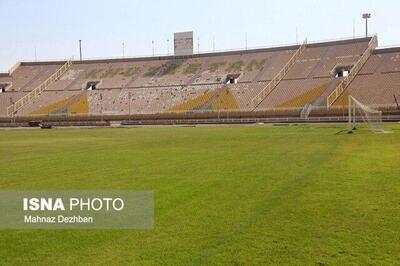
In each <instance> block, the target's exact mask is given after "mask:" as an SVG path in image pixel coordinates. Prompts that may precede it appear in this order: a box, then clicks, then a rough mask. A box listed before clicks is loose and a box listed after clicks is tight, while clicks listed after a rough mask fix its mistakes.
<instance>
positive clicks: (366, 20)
mask: <svg viewBox="0 0 400 266" xmlns="http://www.w3.org/2000/svg"><path fill="white" fill-rule="evenodd" d="M362 18H363V19H365V37H368V19H370V18H371V13H364V14H363V15H362Z"/></svg>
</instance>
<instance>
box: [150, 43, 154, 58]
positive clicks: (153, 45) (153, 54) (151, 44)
mask: <svg viewBox="0 0 400 266" xmlns="http://www.w3.org/2000/svg"><path fill="white" fill-rule="evenodd" d="M151 45H152V49H153V56H154V41H151Z"/></svg>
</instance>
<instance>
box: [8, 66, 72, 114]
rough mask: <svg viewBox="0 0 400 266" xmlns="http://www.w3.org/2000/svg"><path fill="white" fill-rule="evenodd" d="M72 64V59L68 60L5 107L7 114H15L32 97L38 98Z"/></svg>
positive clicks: (31, 99)
mask: <svg viewBox="0 0 400 266" xmlns="http://www.w3.org/2000/svg"><path fill="white" fill-rule="evenodd" d="M71 65H72V59H71V60H68V61H67V62H66V63H65V64H64V65H63V66H62V67H61V68H60V69H58V70H57V71H56V72H55V73H54V74H53V75H51V76H50V77H49V78H48V79H46V80H45V81H44V82H43V83H42V84H40V85H39V86H38V87H36V88H35V89H33V90H32V91H31V92H29V93H28V94H26V95H25V96H23V97H22V98H21V99H19V100H17V101H16V102H15V103H13V104H12V105H10V106H9V107H7V116H13V115H15V114H16V113H17V112H18V111H19V110H20V109H21V108H23V107H24V106H26V105H28V104H30V103H31V102H32V101H33V100H34V99H36V98H38V97H39V96H40V94H41V93H42V92H43V91H44V90H46V89H48V88H49V87H50V86H51V85H53V84H54V83H55V82H56V81H57V80H59V79H60V77H61V76H62V75H64V74H65V73H66V72H67V71H68V69H69V68H70V67H71Z"/></svg>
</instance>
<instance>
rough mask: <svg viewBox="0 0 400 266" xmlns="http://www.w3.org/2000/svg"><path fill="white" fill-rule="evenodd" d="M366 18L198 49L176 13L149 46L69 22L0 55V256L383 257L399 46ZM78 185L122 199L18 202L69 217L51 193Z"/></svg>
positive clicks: (399, 142)
mask: <svg viewBox="0 0 400 266" xmlns="http://www.w3.org/2000/svg"><path fill="white" fill-rule="evenodd" d="M6 2H7V1H6ZM122 2H124V1H122ZM178 2H179V1H178ZM254 2H258V1H254ZM303 2H304V1H303ZM2 5H3V6H4V7H7V6H8V7H9V8H10V9H12V8H15V7H12V4H11V2H10V3H8V4H1V3H0V7H2ZM39 5H40V6H41V7H43V6H44V5H43V4H39ZM126 5H127V6H128V5H129V4H126ZM146 5H147V4H146ZM148 5H150V6H151V7H153V5H155V4H154V3H153V4H152V3H149V4H148ZM282 5H283V4H282ZM382 5H384V4H383V3H382ZM396 5H398V4H396ZM388 7H389V5H388ZM19 8H23V7H22V6H19ZM99 8H100V7H99ZM107 8H108V7H107ZM203 8H204V9H203V11H204V12H206V11H207V7H203ZM281 8H283V7H281ZM95 9H96V8H95ZM387 9H388V8H387ZM16 10H20V9H16ZM99 10H100V9H99ZM253 10H255V9H253ZM86 11H87V10H86ZM99 12H100V11H99ZM107 12H108V11H107ZM110 12H112V11H110ZM160 12H161V11H160ZM310 12H311V11H310ZM388 12H389V11H388ZM146 14H147V15H149V14H150V13H146ZM358 15H361V14H358ZM373 18H374V16H373V14H372V15H371V14H370V13H365V14H362V19H363V20H362V22H363V23H365V24H363V27H362V30H363V33H364V31H365V34H363V36H360V37H357V36H356V34H355V33H354V34H353V37H346V38H331V39H329V40H326V41H324V40H323V41H312V40H310V39H309V38H306V37H304V38H298V36H297V40H296V42H295V43H294V44H288V45H263V46H261V47H256V48H249V47H248V46H247V35H246V46H245V47H244V48H240V49H232V47H225V49H222V50H216V49H213V50H212V51H206V50H205V51H201V50H200V43H199V38H198V37H196V31H195V30H193V31H192V30H186V31H176V32H175V33H174V34H173V37H171V40H170V39H168V45H169V42H171V43H173V49H172V51H171V52H170V51H169V46H168V53H167V54H164V55H158V54H156V53H155V51H154V49H155V48H154V41H152V45H153V47H152V54H151V55H150V56H145V55H138V56H127V55H125V50H124V54H123V56H121V57H114V56H110V57H109V58H107V55H104V57H103V58H88V57H85V54H84V51H85V50H84V49H82V48H84V46H83V47H82V44H83V45H85V41H83V42H82V40H79V42H76V44H79V46H78V45H77V47H76V48H77V49H76V50H77V51H79V53H78V54H77V55H75V56H74V57H72V56H70V57H69V56H66V57H65V59H63V60H59V59H54V60H47V59H46V60H37V58H35V59H34V60H31V59H30V60H20V61H17V62H14V65H13V66H11V67H10V68H9V70H8V71H4V73H0V156H1V160H0V199H1V201H2V203H0V216H2V217H3V218H0V240H1V241H0V264H1V265H399V264H400V255H399V254H400V252H399V251H400V205H399V199H400V179H399V177H400V175H399V169H400V160H399V159H400V124H399V122H400V46H396V45H390V46H387V45H385V46H382V45H380V43H381V41H380V34H379V33H378V34H371V33H370V32H369V31H368V23H371V22H370V20H371V19H373ZM53 19H55V18H53ZM360 20H361V16H360ZM54 21H56V20H54ZM109 21H112V20H109ZM178 21H179V19H178ZM29 23H30V22H29ZM98 23H99V24H101V23H102V22H98ZM180 23H183V22H180ZM221 23H222V22H221ZM34 24H35V23H33V22H32V25H34ZM226 25H229V23H227V24H226ZM364 25H365V26H364ZM369 25H371V24H369ZM321 27H322V26H321ZM364 27H365V28H364ZM353 28H354V26H353ZM394 28H395V27H393V28H392V29H391V30H392V31H393V35H395V34H397V33H398V32H397V33H396V30H397V29H394ZM364 29H365V30H364ZM76 30H79V29H76ZM210 30H211V29H210ZM321 31H327V30H326V29H321ZM353 31H354V30H353ZM24 32H25V31H24ZM99 33H100V30H99ZM142 33H143V34H144V31H143V32H142ZM27 34H28V33H27ZM116 34H117V33H116ZM135 34H138V33H137V32H135ZM67 35H68V34H67ZM14 37H15V36H14ZM10 38H12V36H11V37H10ZM15 38H17V37H15ZM32 38H33V37H32ZM196 44H197V45H198V47H197V49H196ZM99 45H100V46H101V44H99ZM214 45H215V44H214ZM78 48H79V49H78ZM10 49H11V48H10ZM35 49H36V48H35ZM57 49H58V48H57ZM60 49H62V48H60ZM123 49H125V43H123ZM35 53H36V50H35ZM35 56H36V55H35ZM0 60H1V58H0ZM89 192H90V193H89ZM142 192H143V193H145V194H140V195H145V196H143V197H142V196H140V195H139V194H137V193H142ZM24 193H25V194H24ZM68 193H71V194H70V195H69V194H68ZM85 193H89V194H87V195H91V196H93V197H101V195H103V198H102V200H103V201H104V200H105V199H110V200H111V198H109V197H111V196H107V197H106V196H105V195H113V196H115V197H118V199H119V200H121V201H123V202H125V204H123V205H122V206H120V207H121V208H120V209H118V211H115V206H114V212H112V211H109V209H107V211H104V213H103V211H100V212H101V213H100V214H98V213H95V212H93V210H94V209H95V206H94V205H89V204H88V206H91V208H92V209H91V210H90V207H88V208H87V212H82V205H81V209H80V211H81V213H80V215H84V214H85V215H93V217H94V218H93V217H90V219H88V220H90V221H91V223H93V224H92V225H90V224H89V225H87V224H86V225H82V224H76V225H74V224H72V223H75V220H74V219H72V218H71V219H67V220H71V224H68V225H66V224H65V223H64V222H63V223H64V224H61V223H60V224H59V225H52V224H51V223H50V222H48V224H46V223H44V222H38V223H37V224H32V223H35V222H32V221H35V218H34V219H33V220H32V219H31V217H33V216H29V217H30V218H29V223H27V222H26V220H27V218H26V216H24V217H25V220H24V221H22V220H21V219H20V220H18V217H19V216H20V215H26V214H27V213H28V211H29V214H32V215H34V217H38V218H43V217H45V216H46V215H52V213H53V214H54V215H55V214H56V212H55V211H62V212H61V213H62V214H68V215H71V217H72V215H75V213H68V208H65V207H64V205H63V202H64V203H65V202H66V201H63V200H62V199H61V197H69V199H70V200H71V201H70V202H72V199H75V198H73V196H72V195H75V196H76V195H79V197H81V198H84V196H83V195H86V194H85ZM96 193H97V194H96ZM129 193H132V194H129ZM134 193H136V194H134ZM146 193H147V194H146ZM133 194H134V195H135V197H134V196H132V198H129V197H130V196H129V195H133ZM61 195H62V196H61ZM138 195H139V196H138ZM53 196H54V197H57V200H60V201H61V205H60V204H59V205H57V204H54V205H53V203H54V202H53V201H52V199H54V198H52V197H53ZM21 197H23V200H24V207H23V210H22V211H21V210H20V207H21V206H22V198H21ZM29 198H31V199H33V201H29ZM36 198H37V199H38V200H37V201H36V202H35V199H36ZM63 199H65V198H63ZM132 199H133V200H132ZM134 201H136V203H132V202H134ZM137 202H139V203H137ZM131 203H132V205H135V204H138V205H140V204H141V206H136V207H135V208H134V207H132V205H130V204H131ZM144 206H145V207H144ZM130 207H132V208H134V209H133V210H134V211H132V210H130V209H129V208H130ZM147 207H148V208H147ZM13 208H14V209H13ZM107 208H108V205H107ZM124 208H125V209H124ZM15 209H18V210H15ZM99 209H101V208H100V207H99ZM71 210H72V205H71V206H70V209H69V211H71ZM120 210H122V211H121V212H119V211H120ZM78 213H79V212H78ZM57 214H59V213H57ZM142 214H143V217H145V218H143V217H142V216H140V215H142ZM40 215H41V216H40ZM96 215H97V216H96ZM98 215H100V216H98ZM101 215H103V216H101ZM118 215H120V216H118ZM135 215H136V216H135ZM16 217H17V218H16ZM21 217H22V216H21ZM46 217H47V216H46ZM54 217H56V216H54ZM74 217H75V216H74ZM76 217H78V216H76ZM38 220H39V221H40V219H38ZM76 220H78V221H80V220H82V219H81V217H80V216H79V219H76ZM93 221H94V222H93ZM98 221H100V222H98ZM76 223H80V222H76Z"/></svg>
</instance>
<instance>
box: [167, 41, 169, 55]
mask: <svg viewBox="0 0 400 266" xmlns="http://www.w3.org/2000/svg"><path fill="white" fill-rule="evenodd" d="M167 55H169V39H167Z"/></svg>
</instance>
